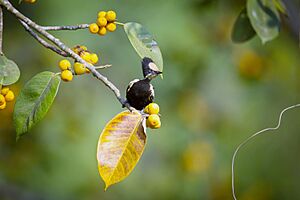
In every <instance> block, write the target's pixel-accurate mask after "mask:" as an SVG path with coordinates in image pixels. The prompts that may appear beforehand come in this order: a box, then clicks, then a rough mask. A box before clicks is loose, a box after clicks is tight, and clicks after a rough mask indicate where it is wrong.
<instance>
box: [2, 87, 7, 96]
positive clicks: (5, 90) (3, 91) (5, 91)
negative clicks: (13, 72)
mask: <svg viewBox="0 0 300 200" xmlns="http://www.w3.org/2000/svg"><path fill="white" fill-rule="evenodd" d="M8 91H9V88H8V87H3V88H2V89H1V94H2V95H6V94H7V93H8Z"/></svg>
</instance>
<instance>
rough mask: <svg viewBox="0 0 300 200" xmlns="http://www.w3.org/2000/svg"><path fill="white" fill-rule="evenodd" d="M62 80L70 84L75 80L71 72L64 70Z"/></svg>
mask: <svg viewBox="0 0 300 200" xmlns="http://www.w3.org/2000/svg"><path fill="white" fill-rule="evenodd" d="M61 79H62V80H63V81H66V82H69V81H72V80H73V74H72V72H71V71H70V70H64V71H62V72H61Z"/></svg>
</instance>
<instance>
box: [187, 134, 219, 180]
mask: <svg viewBox="0 0 300 200" xmlns="http://www.w3.org/2000/svg"><path fill="white" fill-rule="evenodd" d="M182 159H183V160H182V161H183V167H184V170H185V171H187V172H189V173H192V174H203V173H207V171H208V170H209V169H210V168H211V167H212V164H213V159H214V151H213V146H212V145H211V144H210V143H209V142H207V141H202V140H196V141H192V142H191V143H189V145H188V146H187V148H186V150H185V151H184V152H183V155H182Z"/></svg>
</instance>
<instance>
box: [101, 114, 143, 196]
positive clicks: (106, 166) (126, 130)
mask: <svg viewBox="0 0 300 200" xmlns="http://www.w3.org/2000/svg"><path fill="white" fill-rule="evenodd" d="M144 121H145V120H144V118H143V116H142V115H141V114H140V113H138V112H129V111H124V112H121V113H119V114H118V115H116V116H115V117H114V118H113V119H112V120H111V121H110V122H108V124H107V125H106V126H105V128H104V130H103V131H102V133H101V135H100V138H99V141H98V149H97V159H98V170H99V173H100V176H101V178H102V179H103V180H104V182H105V190H106V189H107V188H108V187H109V186H110V185H112V184H115V183H118V182H120V181H122V180H123V179H125V178H126V177H127V176H128V175H129V174H130V173H131V171H132V170H133V168H134V167H135V166H136V164H137V162H138V161H139V159H140V157H141V156H142V154H143V151H144V148H145V144H146V134H145V129H144V127H145V126H144V123H145V122H144Z"/></svg>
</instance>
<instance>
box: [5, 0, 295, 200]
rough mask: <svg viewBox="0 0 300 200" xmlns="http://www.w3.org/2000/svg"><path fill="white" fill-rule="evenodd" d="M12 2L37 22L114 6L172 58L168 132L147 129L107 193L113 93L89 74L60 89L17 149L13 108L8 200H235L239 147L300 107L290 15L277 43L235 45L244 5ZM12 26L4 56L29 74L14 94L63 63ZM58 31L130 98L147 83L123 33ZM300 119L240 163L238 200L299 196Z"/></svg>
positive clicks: (156, 0) (87, 17)
mask: <svg viewBox="0 0 300 200" xmlns="http://www.w3.org/2000/svg"><path fill="white" fill-rule="evenodd" d="M13 2H14V4H15V5H16V6H17V8H18V9H20V10H21V11H22V12H24V14H25V15H27V16H29V17H31V18H32V19H33V20H35V21H36V22H37V23H39V24H41V25H72V24H79V23H91V22H94V21H95V18H96V15H97V12H98V11H99V10H110V9H113V10H115V11H116V12H117V15H118V19H119V21H121V22H128V21H136V22H140V23H142V24H143V25H145V26H146V27H147V28H148V29H149V31H150V32H152V33H153V34H154V35H155V37H156V39H157V41H158V43H159V45H160V48H161V50H162V53H163V56H164V66H165V67H164V79H163V80H161V79H156V80H155V81H154V82H153V85H154V86H155V88H156V100H155V101H156V102H157V103H158V104H159V105H160V107H161V114H162V123H163V125H162V128H161V129H159V130H148V143H147V146H146V149H145V152H144V155H143V157H142V158H141V160H140V161H139V163H138V165H137V166H136V168H135V169H134V171H133V172H132V174H131V175H130V176H129V177H128V178H127V179H126V180H124V181H122V182H121V183H119V184H117V185H114V186H112V187H111V188H109V189H108V191H106V192H104V183H103V181H102V180H101V179H100V177H99V175H98V170H97V160H96V147H97V142H98V138H99V134H100V132H101V130H102V129H103V127H104V126H105V124H106V123H107V122H108V121H109V120H110V119H111V118H112V117H113V116H114V115H116V114H117V113H119V112H120V111H122V108H121V106H120V104H119V102H118V101H117V100H116V98H115V97H114V95H113V93H112V92H111V91H109V90H108V89H107V88H106V87H105V86H104V85H103V84H102V83H101V82H99V81H97V80H96V79H94V78H93V77H91V76H89V75H86V76H80V77H75V78H74V80H73V82H71V83H64V82H63V83H62V84H61V88H60V91H59V93H58V96H57V99H56V100H55V102H54V104H53V107H52V108H51V110H50V111H49V113H48V114H47V116H46V118H45V119H44V120H43V121H42V122H41V123H39V125H38V126H37V127H35V128H34V129H33V130H32V131H31V132H30V134H28V135H26V136H24V137H22V138H21V140H20V141H19V142H17V143H16V142H15V131H14V129H13V124H12V110H13V105H12V104H9V106H8V108H7V109H5V110H4V111H1V112H0V199H1V200H2V199H4V200H16V199H20V200H25V199H26V200H27V199H30V200H35V199H45V200H48V199H62V200H69V199H70V200H71V199H72V200H77V199H78V200H79V199H80V200H82V199H84V200H85V199H105V200H106V199H107V200H115V199H130V200H132V199H146V200H147V199H204V200H227V199H232V197H231V189H230V187H231V168H230V167H231V166H230V165H231V157H232V154H233V152H234V149H235V148H236V147H237V145H238V144H239V143H240V142H241V141H243V140H244V139H245V138H246V137H247V136H249V135H251V134H252V133H254V132H256V131H258V130H260V129H263V128H265V127H269V126H274V125H275V124H276V123H277V119H278V115H279V113H280V111H281V110H282V109H283V108H284V107H287V106H289V105H292V104H295V103H299V102H300V95H299V91H300V78H299V76H300V60H299V48H298V44H299V41H298V39H297V35H295V34H294V33H293V31H292V29H291V27H292V26H293V25H295V24H293V23H290V22H291V21H292V19H288V18H284V23H283V26H282V30H281V33H280V36H279V37H278V38H277V39H275V40H273V41H271V42H269V43H267V44H265V45H262V44H261V42H260V40H259V39H258V38H257V37H255V38H254V39H253V40H251V41H250V42H247V43H244V44H233V43H232V42H231V40H230V31H231V28H232V25H233V23H234V20H235V18H236V17H237V15H238V13H239V11H240V10H241V9H242V8H243V6H244V5H245V1H234V0H231V1H230V0H227V1H221V0H211V1H209V0H188V1H182V0H168V1H163V0H152V1H137V0H126V1H108V0H106V1H104V0H103V1H99V0H89V1H79V0H78V1H77V0H64V1H61V0H52V1H42V0H38V2H37V3H36V4H34V5H29V4H25V3H22V4H21V5H17V0H14V1H13ZM290 2H291V3H292V4H294V6H293V7H294V8H297V6H296V5H297V2H296V1H290ZM4 18H5V22H4V25H5V30H4V52H5V54H6V56H7V57H8V58H10V59H13V60H14V61H15V62H16V63H17V64H18V65H19V67H20V69H21V71H22V75H21V79H20V81H19V82H18V83H17V84H15V85H14V86H13V87H12V89H13V90H14V91H15V93H16V94H18V93H19V91H20V88H21V87H22V85H24V84H25V82H26V81H28V80H29V79H30V78H31V77H33V76H34V75H35V74H36V73H38V72H41V71H45V70H49V71H54V72H58V71H59V69H58V67H57V65H58V64H57V63H58V62H59V60H60V59H61V57H59V56H58V55H56V54H54V53H52V52H51V51H50V50H48V49H45V48H43V47H41V46H40V45H39V44H38V43H37V42H36V41H35V40H34V39H33V38H32V37H31V36H29V35H28V34H27V32H25V31H24V29H23V28H22V26H21V25H20V24H19V23H18V21H16V19H14V18H13V17H12V16H11V15H10V14H8V13H5V14H4ZM298 20H299V19H298ZM296 21H297V20H296ZM291 24H292V26H291ZM53 34H55V35H56V36H57V37H59V38H61V40H62V41H64V42H65V43H66V44H67V45H69V46H75V45H77V44H81V45H86V46H87V47H88V48H89V49H90V50H91V51H93V52H95V53H97V54H99V55H100V57H101V63H102V64H107V63H111V64H112V65H113V67H111V68H109V69H105V70H103V71H101V72H102V73H103V74H105V75H106V76H108V77H109V79H110V80H112V81H113V82H114V83H115V84H116V85H117V86H118V88H119V89H120V90H121V91H122V93H123V95H124V91H125V89H126V86H127V84H128V83H129V81H131V80H132V79H134V78H141V77H142V72H141V66H140V58H139V57H138V56H137V54H136V53H135V51H134V49H133V48H132V47H131V45H130V43H129V41H128V39H127V37H126V35H125V34H124V31H123V30H122V28H121V27H118V29H117V31H116V32H114V33H109V34H108V35H106V36H105V37H99V36H97V35H92V34H90V33H89V32H88V30H80V31H76V32H69V31H62V32H55V33H53ZM299 117H300V110H294V111H290V112H288V113H287V114H286V115H285V117H284V120H283V124H282V126H281V128H280V129H279V130H278V131H274V132H272V134H266V135H263V136H260V137H258V138H257V139H256V140H255V142H251V143H250V144H249V145H247V146H246V147H245V148H244V149H242V151H241V152H240V154H238V157H237V165H236V190H237V196H238V199H241V200H251V199H255V200H262V199H264V200H268V199H272V200H273V199H274V200H277V199H278V200H279V199H280V200H282V199H300V190H299V185H298V182H299V179H300V170H299V169H300V160H299V159H298V158H299V152H300V134H299V133H300V132H299V130H300V129H299V128H300V127H299V126H300V125H299ZM273 133H276V134H273Z"/></svg>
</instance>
